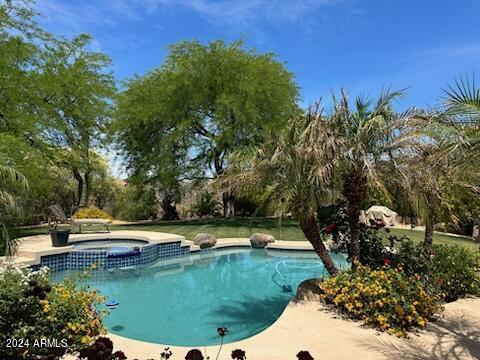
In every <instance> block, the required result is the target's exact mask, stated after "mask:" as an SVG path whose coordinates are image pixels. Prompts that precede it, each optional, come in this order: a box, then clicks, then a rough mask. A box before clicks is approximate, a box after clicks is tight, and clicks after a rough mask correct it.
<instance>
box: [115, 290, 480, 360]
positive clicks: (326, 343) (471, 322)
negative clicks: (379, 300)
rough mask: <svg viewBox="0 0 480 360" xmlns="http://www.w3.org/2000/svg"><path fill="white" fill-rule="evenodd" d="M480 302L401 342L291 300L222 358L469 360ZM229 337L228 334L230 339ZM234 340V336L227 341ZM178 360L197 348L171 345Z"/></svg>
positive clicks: (119, 344)
mask: <svg viewBox="0 0 480 360" xmlns="http://www.w3.org/2000/svg"><path fill="white" fill-rule="evenodd" d="M478 309H480V299H478V298H471V299H462V300H458V301H456V302H453V303H449V304H446V305H445V312H444V316H443V318H442V319H441V320H439V321H437V322H435V323H431V324H429V325H427V328H426V330H422V331H420V332H419V333H418V334H413V335H411V337H410V338H408V339H399V338H397V337H395V336H390V335H388V334H386V333H380V332H378V331H376V330H374V329H370V328H366V327H363V326H362V325H361V324H360V323H359V322H354V321H351V320H345V319H341V318H340V317H339V316H336V315H334V314H333V313H331V312H328V311H326V309H325V308H324V307H323V306H322V305H321V304H320V303H318V302H301V303H293V302H291V303H290V304H289V305H288V306H287V308H286V309H285V311H284V312H283V314H282V315H281V316H280V318H279V319H278V320H277V321H276V322H275V323H274V324H273V325H271V326H270V327H269V328H267V329H266V330H264V331H263V332H261V333H259V334H257V335H255V336H253V337H251V338H248V339H245V340H241V341H237V342H234V343H230V344H225V345H223V348H222V350H221V354H220V356H219V359H229V358H230V354H231V352H232V351H233V350H235V349H242V350H244V351H245V352H246V356H247V359H252V360H257V359H258V360H294V359H296V354H297V353H298V352H299V351H300V350H307V351H309V352H310V354H311V355H312V356H313V358H314V359H316V360H320V359H339V360H340V359H342V360H343V359H345V360H347V359H357V360H386V359H389V360H413V359H419V360H427V359H431V360H444V359H445V360H446V359H455V360H463V359H465V360H467V359H478V358H480V331H479V330H478V329H479V328H480V311H479V310H478ZM108 336H109V337H110V338H111V339H112V341H113V343H114V348H115V350H121V351H123V352H125V354H126V355H127V357H128V358H129V359H139V360H146V359H159V358H160V353H161V352H162V351H163V350H164V348H165V347H167V345H160V344H153V343H147V342H143V341H138V340H132V339H128V338H125V337H121V336H118V335H114V334H109V335H108ZM227 336H228V335H227ZM227 339H228V337H227ZM169 347H170V350H171V351H172V353H173V356H172V357H171V358H170V359H172V360H181V359H185V355H186V353H187V352H188V350H190V349H191V347H190V348H189V347H177V346H169ZM197 348H198V349H199V350H201V351H202V353H203V355H204V357H205V359H206V358H207V356H210V359H215V358H216V355H217V352H218V350H219V347H218V346H207V347H197Z"/></svg>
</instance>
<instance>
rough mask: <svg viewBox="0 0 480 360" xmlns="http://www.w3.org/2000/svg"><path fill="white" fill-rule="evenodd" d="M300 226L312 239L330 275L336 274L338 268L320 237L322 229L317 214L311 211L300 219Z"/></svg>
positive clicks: (306, 235)
mask: <svg viewBox="0 0 480 360" xmlns="http://www.w3.org/2000/svg"><path fill="white" fill-rule="evenodd" d="M300 227H301V229H302V231H303V233H304V234H305V237H306V238H307V239H308V241H310V243H311V244H312V245H313V248H314V249H315V252H316V253H317V255H318V256H319V257H320V259H321V260H322V262H323V265H325V268H326V269H327V271H328V273H329V274H330V275H335V274H336V273H337V272H338V270H337V267H336V266H335V264H334V263H333V260H332V258H331V257H330V254H329V252H328V250H327V248H326V247H325V245H324V244H323V241H322V239H321V238H320V231H319V229H318V224H317V219H316V217H315V214H313V213H309V214H307V215H306V216H305V217H302V219H301V220H300Z"/></svg>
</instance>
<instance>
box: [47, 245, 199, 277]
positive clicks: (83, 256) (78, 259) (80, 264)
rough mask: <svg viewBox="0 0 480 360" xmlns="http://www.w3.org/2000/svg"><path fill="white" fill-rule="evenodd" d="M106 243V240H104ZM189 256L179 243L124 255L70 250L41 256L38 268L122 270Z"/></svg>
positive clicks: (187, 249) (150, 246)
mask: <svg viewBox="0 0 480 360" xmlns="http://www.w3.org/2000/svg"><path fill="white" fill-rule="evenodd" d="M106 241H107V240H106ZM188 254H190V247H189V246H182V245H181V241H175V242H170V243H161V244H148V245H145V246H143V247H139V248H136V249H135V250H132V249H129V250H127V251H125V252H124V253H118V252H117V253H108V251H106V250H72V251H70V252H68V253H63V254H57V255H47V256H42V257H41V260H40V266H47V267H49V268H50V269H51V270H55V271H60V270H82V269H87V268H90V267H91V266H92V265H93V264H96V265H97V267H99V268H103V269H113V268H122V267H128V266H136V265H145V264H149V263H152V262H154V261H156V260H158V259H165V258H171V257H182V256H187V255H188Z"/></svg>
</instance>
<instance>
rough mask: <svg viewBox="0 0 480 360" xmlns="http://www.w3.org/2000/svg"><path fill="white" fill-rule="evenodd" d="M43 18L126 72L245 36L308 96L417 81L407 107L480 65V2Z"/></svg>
mask: <svg viewBox="0 0 480 360" xmlns="http://www.w3.org/2000/svg"><path fill="white" fill-rule="evenodd" d="M36 7H37V9H38V10H39V11H40V12H41V13H42V14H43V17H42V18H41V19H40V22H41V24H42V25H43V26H45V27H46V28H47V29H48V30H49V31H51V32H54V33H59V34H63V35H73V34H75V33H79V32H86V33H89V34H91V35H92V36H93V38H94V40H95V41H94V47H95V48H96V49H98V50H101V51H103V52H106V53H107V54H108V55H109V56H110V57H111V58H112V60H113V70H114V73H115V76H116V78H117V79H118V80H121V79H125V78H127V77H130V76H133V75H134V74H143V73H145V72H146V71H148V70H149V69H152V68H155V67H157V66H159V65H160V64H161V62H162V59H163V58H164V56H165V54H166V50H167V47H168V45H169V44H171V43H175V42H177V41H180V40H185V39H198V40H200V41H202V42H207V41H209V40H214V39H219V38H221V39H224V40H227V41H231V40H235V39H238V38H239V37H243V38H244V39H245V40H246V42H247V44H248V45H249V46H251V47H254V48H256V49H257V50H258V51H260V52H274V53H275V54H277V55H278V59H279V60H280V61H282V62H285V63H286V66H287V68H288V69H289V70H290V71H292V72H294V73H295V75H296V81H297V83H298V84H299V85H300V87H301V95H302V102H303V104H308V103H309V102H311V101H314V100H316V99H318V97H320V96H321V95H324V96H325V95H328V94H329V93H330V92H331V90H335V89H338V87H339V86H344V87H345V88H346V89H347V91H348V92H349V93H350V94H351V95H354V94H359V93H361V94H364V95H376V94H377V93H378V92H379V91H380V90H381V89H382V87H386V86H387V87H388V86H392V87H393V88H395V89H398V88H404V87H409V90H408V93H407V97H406V98H405V100H404V101H403V102H402V104H401V105H400V107H402V108H403V107H407V106H411V105H415V106H429V105H433V104H434V103H435V100H436V99H438V98H439V97H440V96H441V95H442V88H445V86H446V85H447V84H448V83H451V82H452V81H453V79H454V78H456V77H459V76H461V75H465V74H473V73H474V72H477V73H478V72H479V70H480V61H479V60H480V26H478V19H479V17H478V14H480V1H478V0H459V1H450V0H440V1H439V0H417V1H414V0H297V1H295V0H290V1H289V0H238V1H234V0H215V1H209V0H97V1H94V0H82V1H80V0H77V1H73V0H38V1H37V5H36Z"/></svg>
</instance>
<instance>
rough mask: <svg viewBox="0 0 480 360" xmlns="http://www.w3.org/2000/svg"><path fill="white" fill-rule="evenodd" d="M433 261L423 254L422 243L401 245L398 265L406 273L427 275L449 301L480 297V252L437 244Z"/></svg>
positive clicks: (429, 280)
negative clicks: (471, 296)
mask: <svg viewBox="0 0 480 360" xmlns="http://www.w3.org/2000/svg"><path fill="white" fill-rule="evenodd" d="M433 254H434V255H433V256H432V258H431V259H430V260H428V259H426V258H425V256H424V255H423V247H422V244H421V243H420V244H414V243H412V242H411V241H407V242H404V243H402V245H401V247H400V251H399V254H398V259H397V262H398V263H399V264H400V265H401V266H403V268H404V270H405V272H406V273H407V274H410V275H413V274H423V275H426V277H425V280H426V281H428V282H430V283H433V284H434V285H436V286H437V287H438V288H439V290H440V291H441V292H442V293H443V294H444V296H445V300H446V301H454V300H457V299H458V298H460V297H464V296H467V295H480V253H479V252H474V251H472V250H469V249H466V248H464V247H461V246H458V245H434V246H433Z"/></svg>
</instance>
